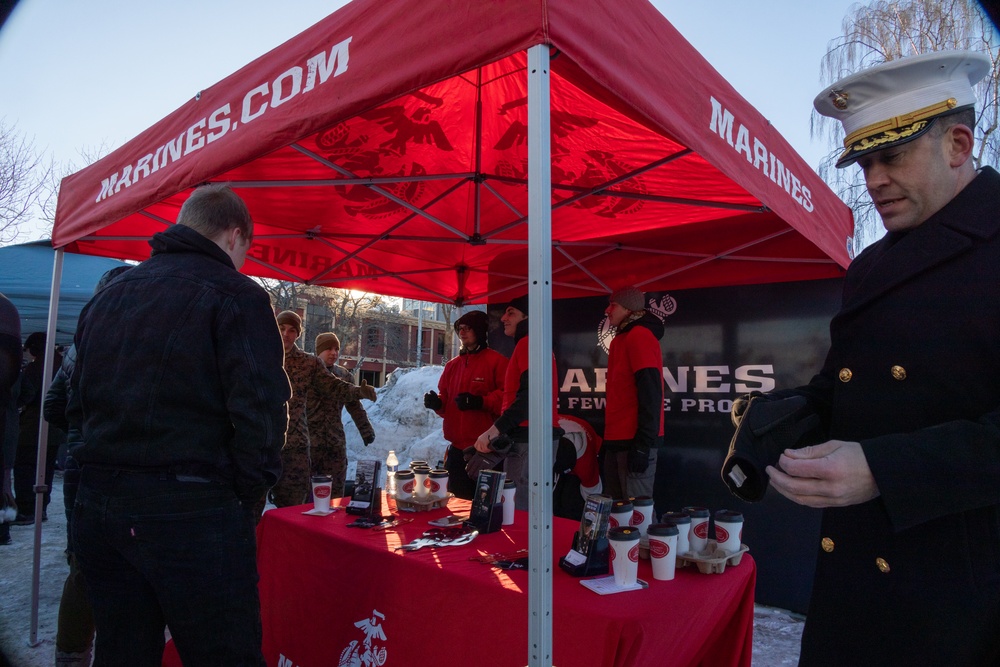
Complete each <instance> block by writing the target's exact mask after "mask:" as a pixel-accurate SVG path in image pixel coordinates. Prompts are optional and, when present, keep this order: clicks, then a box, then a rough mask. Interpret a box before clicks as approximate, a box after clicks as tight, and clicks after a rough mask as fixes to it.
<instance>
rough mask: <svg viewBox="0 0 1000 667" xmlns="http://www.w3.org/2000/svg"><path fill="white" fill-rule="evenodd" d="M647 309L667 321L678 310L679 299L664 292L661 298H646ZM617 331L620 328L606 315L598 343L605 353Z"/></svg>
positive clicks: (598, 332) (598, 329) (598, 326)
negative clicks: (612, 324)
mask: <svg viewBox="0 0 1000 667" xmlns="http://www.w3.org/2000/svg"><path fill="white" fill-rule="evenodd" d="M646 310H647V311H648V312H650V313H652V314H653V315H656V317H658V318H659V320H660V322H666V319H667V318H668V317H670V316H671V315H673V314H674V312H676V311H677V300H676V299H674V297H672V296H670V295H669V294H664V295H663V296H661V297H660V298H659V299H655V298H649V299H646ZM616 333H618V329H617V328H616V327H613V326H611V322H610V321H608V316H607V315H605V316H604V317H603V318H602V319H601V322H600V324H598V325H597V344H598V345H600V346H601V349H602V350H604V353H605V354H607V353H608V351H609V349H610V347H611V341H612V340H614V337H615V334H616Z"/></svg>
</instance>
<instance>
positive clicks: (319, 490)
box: [313, 486, 333, 498]
mask: <svg viewBox="0 0 1000 667" xmlns="http://www.w3.org/2000/svg"><path fill="white" fill-rule="evenodd" d="M332 490H333V489H332V487H329V486H317V487H315V488H314V489H313V493H314V494H315V495H316V497H317V498H329V497H330V493H331V492H332Z"/></svg>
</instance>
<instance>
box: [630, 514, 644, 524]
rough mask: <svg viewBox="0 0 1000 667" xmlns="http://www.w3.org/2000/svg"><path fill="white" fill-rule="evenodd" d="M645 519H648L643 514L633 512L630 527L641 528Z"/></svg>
mask: <svg viewBox="0 0 1000 667" xmlns="http://www.w3.org/2000/svg"><path fill="white" fill-rule="evenodd" d="M645 518H646V517H645V516H644V515H643V513H642V512H638V511H633V512H632V518H630V519H629V520H628V525H630V526H641V525H642V521H643V519H645Z"/></svg>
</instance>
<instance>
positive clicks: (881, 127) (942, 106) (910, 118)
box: [844, 97, 958, 148]
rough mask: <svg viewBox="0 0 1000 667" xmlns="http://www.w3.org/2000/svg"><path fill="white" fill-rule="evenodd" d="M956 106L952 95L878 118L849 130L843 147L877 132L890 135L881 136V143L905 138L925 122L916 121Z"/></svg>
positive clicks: (868, 138)
mask: <svg viewBox="0 0 1000 667" xmlns="http://www.w3.org/2000/svg"><path fill="white" fill-rule="evenodd" d="M956 106H958V100H956V99H955V98H954V97H949V98H948V99H946V100H945V101H943V102H938V103H936V104H931V105H930V106H926V107H924V108H922V109H917V110H916V111H911V112H910V113H906V114H902V115H900V116H893V117H892V118H886V119H885V120H880V121H879V122H877V123H872V124H871V125H866V126H865V127H862V128H859V129H857V130H854V132H851V133H850V134H849V135H847V136H846V137H844V148H851V144H854V143H857V142H859V141H862V140H869V141H870V140H873V139H874V138H875V137H876V136H877V135H879V134H882V135H892V136H890V137H888V138H886V137H883V140H882V143H886V142H889V141H898V140H899V139H905V138H906V137H907V136H909V135H911V134H913V133H914V132H916V131H917V130H919V129H921V128H923V127H924V125H926V124H927V123H926V122H925V123H923V124H922V125H920V127H917V125H918V122H917V121H927V120H929V119H931V118H933V117H935V116H940V115H941V114H943V113H944V112H946V111H951V110H952V109H954V108H955V107H956Z"/></svg>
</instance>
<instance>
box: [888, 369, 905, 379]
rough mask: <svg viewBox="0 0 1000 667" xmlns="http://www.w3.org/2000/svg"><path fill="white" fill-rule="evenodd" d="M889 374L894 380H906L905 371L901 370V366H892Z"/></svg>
mask: <svg viewBox="0 0 1000 667" xmlns="http://www.w3.org/2000/svg"><path fill="white" fill-rule="evenodd" d="M890 372H891V373H892V377H894V378H896V379H897V380H905V379H906V369H905V368H903V367H902V366H893V367H892V368H891V369H890Z"/></svg>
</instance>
